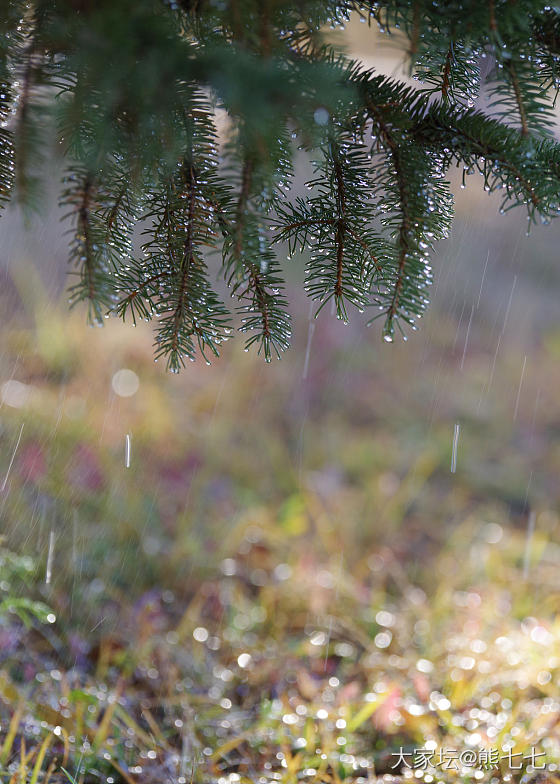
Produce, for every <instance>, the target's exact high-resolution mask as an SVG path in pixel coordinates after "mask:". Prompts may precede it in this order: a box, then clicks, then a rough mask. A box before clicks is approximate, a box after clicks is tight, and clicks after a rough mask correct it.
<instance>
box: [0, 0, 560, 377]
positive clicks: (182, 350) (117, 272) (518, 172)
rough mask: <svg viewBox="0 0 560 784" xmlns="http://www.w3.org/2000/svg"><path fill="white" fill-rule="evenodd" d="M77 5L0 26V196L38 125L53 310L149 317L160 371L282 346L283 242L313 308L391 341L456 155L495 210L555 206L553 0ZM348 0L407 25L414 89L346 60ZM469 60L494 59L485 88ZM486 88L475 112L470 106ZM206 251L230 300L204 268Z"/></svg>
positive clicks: (445, 219) (445, 203) (412, 291)
mask: <svg viewBox="0 0 560 784" xmlns="http://www.w3.org/2000/svg"><path fill="white" fill-rule="evenodd" d="M86 5H87V10H86V11H84V12H83V13H79V14H78V13H76V10H75V9H76V6H75V4H74V3H63V2H61V3H54V2H49V0H46V1H45V2H41V3H39V4H37V3H35V2H32V3H28V2H26V1H25V0H10V3H8V5H7V9H6V13H5V14H3V15H2V16H1V17H0V200H1V201H6V200H7V198H8V196H9V194H10V193H14V192H15V195H16V196H17V197H19V198H25V201H26V203H28V202H29V200H30V196H31V197H32V196H33V190H34V189H33V188H32V187H30V186H31V185H32V184H35V183H36V182H38V181H39V178H40V175H41V167H40V162H41V153H43V152H44V151H45V150H46V149H47V148H46V147H45V144H44V136H43V133H44V128H56V133H57V141H58V142H59V144H58V146H57V149H60V150H62V151H63V155H64V158H65V161H64V168H65V171H67V172H68V173H67V175H66V177H65V180H64V192H63V194H62V202H63V204H65V205H67V207H68V208H69V218H70V219H71V221H72V230H73V232H72V234H73V239H72V240H71V247H70V256H71V261H72V264H73V266H74V267H75V270H74V274H75V275H76V278H77V280H75V281H74V284H73V285H72V286H71V289H70V293H71V301H72V303H77V302H82V301H83V302H85V303H86V304H87V306H88V313H89V317H90V319H92V320H95V321H97V322H100V321H101V320H102V319H103V318H104V317H105V316H106V315H108V313H114V314H117V315H119V316H121V317H122V318H123V319H126V318H131V319H132V321H133V322H136V321H137V320H139V319H145V320H147V321H153V322H154V331H155V335H156V351H155V353H156V358H163V359H164V360H165V361H166V363H167V366H168V368H169V369H170V370H172V371H177V370H178V369H179V368H180V367H182V365H183V364H184V362H185V361H186V359H194V357H195V355H197V354H198V353H202V355H203V356H206V357H207V356H209V355H212V354H213V355H216V354H217V353H218V351H219V347H220V345H221V343H222V342H223V341H224V340H226V339H227V338H228V336H229V332H230V329H231V327H232V326H234V327H235V326H237V327H238V329H239V331H240V332H241V333H243V334H244V336H245V339H246V344H245V345H246V347H249V346H253V345H255V346H256V347H257V348H258V350H259V351H260V352H262V353H263V354H264V357H265V359H266V360H270V358H271V356H273V355H278V356H279V355H280V354H281V352H282V351H283V350H284V349H286V348H287V347H288V345H289V341H290V329H291V325H290V316H289V314H288V303H287V301H286V296H285V291H284V283H283V275H282V269H281V262H283V258H284V256H285V255H288V256H289V257H291V256H292V255H293V254H294V253H295V252H296V251H303V252H304V253H305V263H306V270H305V283H304V286H305V290H306V293H307V295H308V296H309V297H310V298H311V300H313V302H314V303H315V306H316V310H315V315H317V314H318V313H319V312H320V311H321V310H322V309H323V308H324V307H325V305H326V304H327V303H329V302H331V303H332V304H333V305H334V310H335V312H336V315H337V316H338V318H341V319H343V320H345V321H346V320H348V318H349V315H350V308H351V306H353V307H354V308H356V309H357V310H358V311H360V312H363V311H366V310H368V311H369V312H371V309H372V308H373V309H374V314H375V313H376V314H378V315H379V316H381V317H384V318H385V327H384V338H385V339H386V340H392V339H393V335H394V332H395V330H396V329H400V330H401V331H403V332H404V330H405V329H407V328H408V327H411V328H412V329H416V321H417V319H418V318H420V317H421V316H422V314H423V312H424V310H425V308H426V306H427V304H428V301H429V297H428V289H429V286H430V285H431V282H432V269H431V266H430V263H429V262H430V253H431V251H432V250H433V248H434V245H435V243H436V242H437V241H438V240H439V239H441V238H442V237H444V236H446V233H447V231H448V229H449V226H450V221H451V216H452V199H451V194H450V192H449V187H450V186H449V183H448V182H447V181H446V179H445V177H446V172H447V170H448V169H449V167H450V166H452V165H453V166H458V167H459V168H462V170H463V176H464V177H466V176H467V174H469V173H471V172H475V171H478V172H480V173H481V174H482V175H483V176H482V178H481V179H482V182H483V184H484V188H485V190H487V191H489V192H492V191H500V193H501V195H502V197H503V201H502V207H501V209H502V210H503V211H505V210H507V209H510V208H512V207H517V206H522V207H524V208H525V209H526V210H527V212H528V217H529V220H530V221H532V222H535V221H537V220H541V221H543V222H548V221H549V220H551V219H552V218H554V217H556V216H557V215H558V213H559V208H560V145H558V144H557V142H556V141H555V140H554V137H553V134H554V132H555V112H554V101H555V95H554V92H556V93H558V91H559V90H560V12H559V11H558V9H556V8H555V7H548V6H541V5H539V4H538V3H530V4H529V5H528V6H527V5H524V4H520V3H510V2H504V3H497V2H494V0H492V2H491V3H490V5H489V6H488V5H486V6H485V5H484V4H476V3H475V4H471V5H470V6H469V12H468V13H465V8H464V6H463V5H462V4H461V3H456V2H455V3H447V4H445V7H443V6H441V4H438V3H426V2H424V0H409V1H408V2H402V1H401V0H387V1H386V2H378V0H325V2H309V3H308V2H300V0H282V2H276V0H274V2H273V1H272V0H266V2H264V3H258V2H256V1H255V0H229V1H228V2H226V3H210V2H199V0H195V2H190V0H178V2H175V3H164V4H163V5H161V6H159V5H158V9H157V11H156V10H155V7H154V5H153V2H152V0H137V2H136V3H135V4H134V13H133V14H131V13H130V4H127V3H124V2H122V0H114V2H112V3H109V5H107V4H106V3H87V4H86ZM109 6H110V13H109V11H108V8H109ZM353 12H356V13H357V14H358V15H360V16H361V17H362V19H364V20H365V21H367V22H368V23H369V24H372V23H376V24H377V25H378V26H379V27H380V28H382V30H383V31H384V32H388V33H389V34H390V33H391V32H392V31H393V30H396V29H399V30H400V31H402V32H404V35H405V37H406V39H407V40H406V42H405V44H404V46H403V49H404V50H406V52H407V53H408V55H409V58H410V61H411V62H410V67H411V72H412V75H413V76H414V78H415V80H416V84H415V86H410V85H405V84H403V83H401V82H399V81H398V80H395V79H392V78H390V77H385V76H383V75H381V74H374V73H372V72H370V71H368V70H364V69H363V68H362V66H361V65H360V63H358V62H354V61H350V60H349V59H348V58H347V57H346V56H345V55H344V54H343V52H341V51H339V50H338V49H337V46H336V43H333V41H332V40H330V39H328V38H327V37H325V35H324V29H325V27H326V26H327V25H332V26H335V27H336V26H340V27H342V26H343V25H345V24H346V22H347V21H348V19H349V17H350V14H351V13H353ZM488 52H490V53H491V54H492V56H493V59H494V60H495V68H494V70H493V72H492V73H491V75H490V77H489V78H487V80H486V83H485V85H483V86H482V88H481V77H480V67H479V66H480V59H481V57H482V56H483V55H485V56H486V54H487V53H488ZM116 74H118V78H116V77H115V75H116ZM53 88H58V91H56V90H55V89H53ZM481 89H484V91H485V95H489V96H490V103H489V105H487V104H485V107H484V111H475V110H474V109H473V108H472V107H473V106H474V104H475V102H476V100H477V97H478V95H479V93H480V91H481ZM16 95H19V104H18V103H17V102H16V100H15V98H16ZM217 110H218V111H219V112H220V113H222V114H224V115H227V123H226V125H227V128H228V130H227V132H224V133H223V134H221V137H220V138H219V136H218V133H217V131H216V127H215V122H214V120H215V115H216V111H217ZM517 120H518V121H517ZM512 126H515V127H512ZM14 131H15V133H14ZM226 137H227V141H226ZM222 142H224V143H223V144H222ZM296 147H298V148H299V151H300V153H301V154H305V155H306V156H308V157H309V159H310V161H311V162H312V166H313V175H312V176H311V178H310V180H309V182H308V183H307V186H308V188H309V192H308V193H306V196H305V197H304V196H302V195H298V194H296V195H294V192H293V190H291V189H292V187H293V185H294V180H293V172H292V159H293V157H294V153H295V148H296ZM14 175H15V179H16V187H15V188H14V187H13V184H14ZM136 227H140V228H141V229H142V230H143V236H144V243H143V245H142V252H141V253H138V254H136V253H134V252H133V248H132V241H131V237H132V234H133V231H134V230H135V228H136ZM286 250H287V251H288V254H286V253H285V251H286ZM220 256H221V275H222V276H223V278H224V280H225V282H226V284H227V285H228V287H229V289H230V293H231V294H232V296H233V297H234V299H235V300H236V306H235V308H234V311H235V312H234V313H233V314H230V313H229V311H228V309H227V308H226V307H225V305H224V304H223V303H222V302H221V300H220V298H219V296H218V294H217V292H216V291H215V288H214V286H213V282H211V276H210V272H209V269H210V265H211V264H212V263H214V261H213V260H214V259H216V263H217V264H220ZM375 317H376V316H375V315H374V318H375ZM370 321H373V319H370Z"/></svg>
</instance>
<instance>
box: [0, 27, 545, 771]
mask: <svg viewBox="0 0 560 784" xmlns="http://www.w3.org/2000/svg"><path fill="white" fill-rule="evenodd" d="M366 32H367V28H364V29H363V30H362V28H361V26H360V25H359V24H356V25H353V26H352V27H351V35H349V38H348V40H347V41H346V45H347V46H348V47H349V48H350V49H351V51H353V53H355V54H356V55H357V56H359V57H360V58H361V59H363V61H364V62H365V63H366V64H368V65H373V64H375V65H377V66H378V67H379V69H380V70H382V71H384V72H387V73H393V72H394V73H395V74H396V75H397V74H398V73H400V70H399V59H398V54H396V53H395V51H394V50H392V49H391V48H389V47H388V46H387V45H386V44H385V43H383V45H381V44H379V46H378V48H376V49H375V52H374V54H372V43H371V41H372V39H371V32H367V35H366ZM57 165H58V164H57V162H56V160H54V162H53V168H56V167H57ZM452 176H453V181H454V188H455V195H456V211H457V214H456V219H455V223H454V226H453V231H452V235H451V237H450V239H449V240H447V241H445V242H442V243H440V244H439V246H438V248H437V253H436V255H435V258H434V260H433V267H434V277H435V283H434V286H433V290H432V304H431V307H430V308H429V311H428V314H427V315H426V316H425V318H424V319H423V323H422V325H421V328H420V329H419V331H418V332H416V333H410V334H409V339H408V341H407V342H406V343H405V342H403V341H401V340H397V341H396V342H395V343H394V344H392V345H387V344H385V343H383V342H382V340H381V334H380V330H379V328H378V326H377V325H376V324H374V326H373V327H371V328H366V326H365V320H364V317H360V316H359V314H356V315H355V317H354V318H353V319H352V322H351V324H350V325H349V326H344V325H342V324H341V323H340V322H337V321H336V319H335V318H334V317H333V316H332V315H331V314H330V313H328V312H325V311H323V312H322V313H321V315H320V317H319V318H318V319H317V320H312V319H310V315H311V311H310V308H309V303H308V302H307V301H306V300H305V297H304V294H303V292H302V289H301V280H302V279H303V267H304V258H302V257H294V259H293V260H291V261H289V262H286V264H285V265H284V266H285V269H286V270H287V275H288V289H289V297H288V299H289V301H290V303H291V312H292V315H293V322H294V340H293V346H292V349H291V350H290V351H289V352H288V353H287V354H286V355H285V357H284V358H283V359H282V361H281V362H274V363H273V364H272V365H266V364H265V363H264V362H263V361H262V359H261V358H259V357H257V356H256V355H255V353H254V352H253V353H249V354H246V353H244V352H243V351H242V347H241V341H240V340H238V339H235V340H232V341H230V342H229V343H227V344H226V345H225V346H224V352H223V355H222V357H221V358H220V360H219V361H216V362H215V363H214V364H213V365H212V366H210V367H209V366H206V364H205V363H204V361H199V362H196V363H194V364H193V365H192V366H189V367H188V368H187V369H186V370H185V371H184V372H183V373H182V374H180V375H179V376H174V375H170V374H166V373H165V371H164V368H163V367H161V366H160V364H155V363H154V361H153V349H152V334H151V331H150V327H149V325H147V324H143V325H140V326H138V327H137V328H133V327H132V326H131V325H129V324H127V325H123V324H122V323H121V322H118V321H117V320H113V319H110V320H108V321H107V323H106V326H105V327H104V328H103V329H90V328H88V327H87V326H86V325H85V313H84V311H82V310H80V309H77V310H76V311H74V312H72V313H69V312H68V310H67V304H66V300H67V298H66V295H65V287H66V285H67V283H68V278H67V261H66V259H67V237H65V234H64V232H65V230H66V228H67V226H65V225H64V224H61V223H60V221H59V219H60V214H59V210H58V207H57V193H56V186H55V185H54V184H53V185H52V187H51V189H50V191H49V192H48V193H47V194H46V195H45V204H44V209H43V212H42V213H41V214H40V215H39V216H33V217H27V218H26V217H24V216H22V215H20V214H18V213H17V212H15V211H14V210H12V209H8V210H7V211H5V212H4V214H3V216H2V218H1V219H0V267H1V275H2V286H1V293H0V302H1V307H2V312H3V314H4V318H3V323H2V331H1V335H0V401H1V402H0V444H1V452H0V488H1V491H2V492H1V494H0V515H1V518H0V519H1V523H0V525H1V533H2V540H1V547H2V548H3V549H2V552H3V553H4V555H3V558H4V560H3V564H4V572H5V576H4V577H2V580H3V582H2V583H0V588H1V589H2V592H3V593H2V596H6V597H7V599H6V601H8V599H10V602H11V603H10V602H8V604H6V603H5V604H4V605H0V607H4V609H5V608H7V607H9V608H10V610H11V612H9V613H7V614H6V613H4V614H2V610H0V639H1V643H2V644H1V646H0V647H1V653H0V657H1V658H0V664H1V665H2V667H3V668H4V671H5V675H4V680H3V681H2V684H1V686H0V694H2V695H3V697H4V700H5V704H4V703H3V705H4V707H3V708H2V711H3V712H4V719H5V720H6V721H9V720H10V716H11V715H12V712H11V708H10V707H9V706H10V705H11V706H12V707H13V705H14V703H17V704H19V703H20V701H24V702H22V703H21V704H25V705H26V706H27V709H29V710H30V711H31V713H30V715H31V717H32V718H30V719H29V721H28V724H27V725H26V728H27V729H26V732H28V733H29V734H30V736H32V737H37V738H39V737H42V733H43V734H44V732H45V728H52V727H53V726H54V727H58V728H59V729H60V732H59V735H58V740H57V739H56V738H55V740H54V744H55V745H56V743H60V744H61V746H60V751H59V752H58V754H59V758H63V757H64V755H65V754H66V757H65V758H66V759H68V758H71V760H72V759H74V762H75V760H76V758H77V756H79V755H78V751H80V750H81V751H80V753H81V754H82V756H83V754H84V753H86V754H93V757H94V758H95V761H90V763H89V770H93V771H94V773H95V776H97V778H100V777H101V778H102V780H107V781H109V779H110V778H112V780H114V781H116V780H119V776H120V777H121V778H122V780H130V776H132V777H133V778H132V780H141V781H144V780H145V781H148V780H150V781H151V780H154V781H155V780H159V781H163V780H164V779H163V778H162V775H164V774H165V775H168V776H171V777H172V779H173V780H179V781H181V779H182V780H183V781H188V780H189V776H191V775H192V776H193V777H194V779H195V780H197V778H196V777H197V776H199V775H200V776H201V779H200V780H205V779H204V776H205V775H207V774H206V773H204V771H207V770H208V766H210V769H211V770H212V771H213V772H214V774H215V775H216V776H221V779H220V780H223V781H237V780H240V779H239V778H238V779H235V778H231V776H239V775H243V776H246V777H248V778H247V779H246V780H251V781H256V780H262V781H268V780H269V779H270V780H272V779H274V780H279V776H280V775H282V776H285V775H286V776H287V775H288V774H287V773H286V771H288V773H289V774H290V775H293V776H295V777H296V778H298V780H299V778H306V776H307V777H308V778H309V780H318V781H323V780H324V781H327V780H330V781H336V780H337V779H336V778H335V777H334V774H333V770H336V771H338V773H337V775H338V776H340V777H341V778H344V777H345V776H351V775H353V776H357V777H358V778H359V777H360V776H361V780H363V781H366V780H369V779H368V778H367V777H368V776H370V775H372V771H374V770H375V771H376V772H381V773H383V772H391V765H392V763H393V762H394V760H391V756H390V755H391V753H392V752H393V751H394V750H395V749H396V748H397V747H399V746H400V745H403V744H405V745H406V744H413V745H414V744H416V745H418V744H423V743H425V742H426V741H430V742H432V743H434V744H437V746H438V747H439V745H440V744H445V743H447V745H454V747H455V748H459V747H462V746H461V744H465V743H466V744H467V745H468V744H470V746H472V747H476V746H478V745H493V744H498V743H499V744H501V745H502V746H503V744H506V747H507V744H508V743H510V745H512V744H514V743H515V744H520V748H523V749H528V748H529V747H530V746H532V745H537V744H540V746H539V750H542V749H541V747H542V748H544V750H545V752H546V754H547V755H548V757H547V759H548V761H549V763H550V764H551V765H553V766H556V764H557V763H556V762H555V760H557V758H558V748H559V745H558V744H559V738H558V724H557V723H555V721H554V720H553V717H554V716H558V711H559V709H560V708H559V705H558V668H559V658H558V651H559V650H560V648H559V647H558V643H559V641H560V624H559V620H558V615H557V613H558V609H559V607H560V590H559V589H560V578H559V576H558V575H559V574H560V570H559V568H558V567H559V564H560V559H559V553H560V549H559V544H558V534H559V528H560V526H559V517H558V514H559V509H558V502H559V499H560V482H559V479H558V477H559V474H560V395H559V390H560V363H559V360H560V319H559V316H560V308H559V306H558V292H559V291H560V265H559V264H558V247H559V245H560V227H559V226H558V225H555V224H553V225H550V226H534V227H532V228H531V234H530V236H527V228H528V226H527V221H526V217H525V215H524V214H523V213H522V212H521V211H513V212H510V213H508V214H506V215H500V214H498V207H499V203H498V199H497V198H493V197H491V196H488V195H487V194H486V193H484V191H483V190H482V188H481V183H480V182H479V178H478V177H476V176H471V177H469V178H467V187H466V189H464V190H463V189H461V188H460V187H459V177H455V176H454V174H453V173H452ZM53 183H54V176H53ZM452 469H453V470H452ZM18 559H20V560H18ZM21 559H23V560H21ZM22 599H25V600H26V601H29V602H41V603H42V604H43V605H44V606H45V607H46V608H47V609H46V610H45V613H47V615H49V616H51V617H50V618H47V621H46V622H45V619H44V618H42V617H41V613H40V611H37V612H36V610H37V607H35V605H33V606H31V605H29V607H27V606H26V605H22V604H21V602H20V604H19V609H18V606H17V601H16V600H22ZM37 606H39V605H37ZM41 606H42V605H41ZM22 614H23V615H24V616H26V618H25V619H24V620H27V623H28V625H27V626H26V625H25V624H24V623H22V622H21V616H22ZM53 619H55V620H53ZM10 689H11V690H12V691H10ZM80 694H81V695H82V696H80ZM111 694H113V695H116V697H115V699H114V702H110V701H109V698H110V695H111ZM84 695H85V696H84ZM113 704H114V705H116V706H117V709H111V711H110V710H109V708H108V706H109V705H113ZM30 705H31V706H32V708H31V709H30V708H29V706H30ZM6 706H8V707H6ZM298 706H299V707H298ZM90 708H92V709H91V710H90ZM22 710H23V709H22ZM321 711H324V715H323V714H321V713H320V712H321ZM360 711H361V713H360ZM109 714H110V715H109ZM310 716H313V717H315V718H314V722H312V725H311V726H312V728H314V729H309V727H308V720H309V717H310ZM107 717H108V718H107ZM317 717H319V719H320V720H317ZM535 717H537V718H535ZM0 718H2V714H0ZM306 722H307V724H306ZM340 722H345V723H342V724H341V723H340ZM554 727H555V729H554ZM61 728H62V729H61ZM306 728H307V729H306ZM345 728H346V729H345ZM306 733H307V734H306ZM309 733H311V736H310V735H309ZM313 733H315V734H313ZM84 738H85V739H86V740H85V741H84ZM298 738H300V739H301V738H303V739H304V740H303V741H301V740H300V741H298V742H299V746H297V744H296V741H297V739H298ZM340 738H342V740H340ZM68 739H70V740H68ZM286 739H288V740H286ZM63 740H64V741H65V742H67V747H66V746H64V743H63ZM84 742H85V744H86V745H85V746H84V745H83V744H84ZM80 744H82V745H80ZM53 748H54V746H53ZM84 748H85V752H84ZM263 749H264V750H263ZM317 749H320V753H319V752H318V751H317ZM92 750H93V751H92ZM278 754H280V756H278ZM321 754H324V759H323V757H322V756H321ZM73 755H74V756H73ZM154 755H155V756H154ZM259 755H260V756H259ZM298 755H299V756H298ZM9 759H10V756H9V754H7V755H5V762H6V763H7V762H9ZM294 759H296V760H297V764H296V763H294V762H293V761H294ZM333 760H334V761H335V762H334V761H333ZM265 762H266V763H267V764H268V767H267V766H266V765H265ZM68 764H70V763H68ZM294 765H295V766H296V767H294ZM119 766H120V772H119ZM290 766H292V767H290ZM296 768H297V771H298V772H297V776H296V773H295V772H294V771H296ZM555 769H556V767H553V768H551V770H555ZM307 770H311V771H315V772H314V773H312V774H311V773H309V774H305V775H304V773H303V772H304V771H307ZM108 771H110V772H108ZM123 771H124V773H125V774H126V775H127V776H128V777H129V779H126V776H124V778H123V775H124V774H123ZM162 771H163V773H162ZM170 771H171V772H170ZM199 771H200V772H199ZM278 771H280V773H279V774H278V775H276V774H277V772H278ZM302 771H303V772H302ZM341 771H342V773H344V775H342V773H341ZM300 774H301V775H300ZM405 774H406V771H404V773H403V775H405ZM91 775H93V774H91ZM423 775H424V774H423ZM428 775H429V774H428V773H425V776H428ZM473 775H474V774H473ZM492 775H495V773H493V772H489V773H487V772H485V773H483V775H482V776H476V778H486V777H491V776H492ZM150 776H152V777H153V778H150ZM228 776H229V778H228ZM259 776H260V779H259ZM313 776H315V777H316V778H315V779H313ZM321 776H323V778H321ZM329 776H330V778H328V777H329ZM107 777H108V778H107ZM115 777H116V778H115ZM173 777H174V778H173ZM296 778H293V779H292V778H289V777H288V778H286V779H285V780H286V781H292V780H296ZM166 780H168V779H166ZM242 780H245V779H242ZM425 780H426V781H430V780H432V779H429V778H425Z"/></svg>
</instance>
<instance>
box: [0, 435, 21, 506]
mask: <svg viewBox="0 0 560 784" xmlns="http://www.w3.org/2000/svg"><path fill="white" fill-rule="evenodd" d="M24 424H25V423H24V422H22V423H21V427H20V429H19V435H18V437H17V441H16V445H15V447H14V451H13V452H12V457H11V459H10V463H9V465H8V470H7V471H6V476H5V477H4V481H3V483H2V489H1V490H0V492H2V493H3V492H4V490H5V489H6V485H7V484H8V478H9V476H10V471H11V470H12V465H13V464H14V459H15V456H16V452H17V449H18V446H19V442H20V441H21V434H22V433H23V426H24Z"/></svg>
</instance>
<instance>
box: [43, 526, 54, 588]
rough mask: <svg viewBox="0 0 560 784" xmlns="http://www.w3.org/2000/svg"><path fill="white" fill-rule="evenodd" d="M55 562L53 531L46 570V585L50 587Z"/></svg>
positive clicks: (50, 535)
mask: <svg viewBox="0 0 560 784" xmlns="http://www.w3.org/2000/svg"><path fill="white" fill-rule="evenodd" d="M53 560H54V531H53V530H52V529H51V532H50V534H49V552H48V555H47V568H46V570H45V583H46V585H50V583H51V579H52V566H53Z"/></svg>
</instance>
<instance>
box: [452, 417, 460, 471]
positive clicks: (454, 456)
mask: <svg viewBox="0 0 560 784" xmlns="http://www.w3.org/2000/svg"><path fill="white" fill-rule="evenodd" d="M460 430H461V426H460V425H459V423H458V422H456V423H455V427H454V428H453V446H452V449H451V473H452V474H454V473H455V472H456V470H457V445H458V444H459V431H460Z"/></svg>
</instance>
